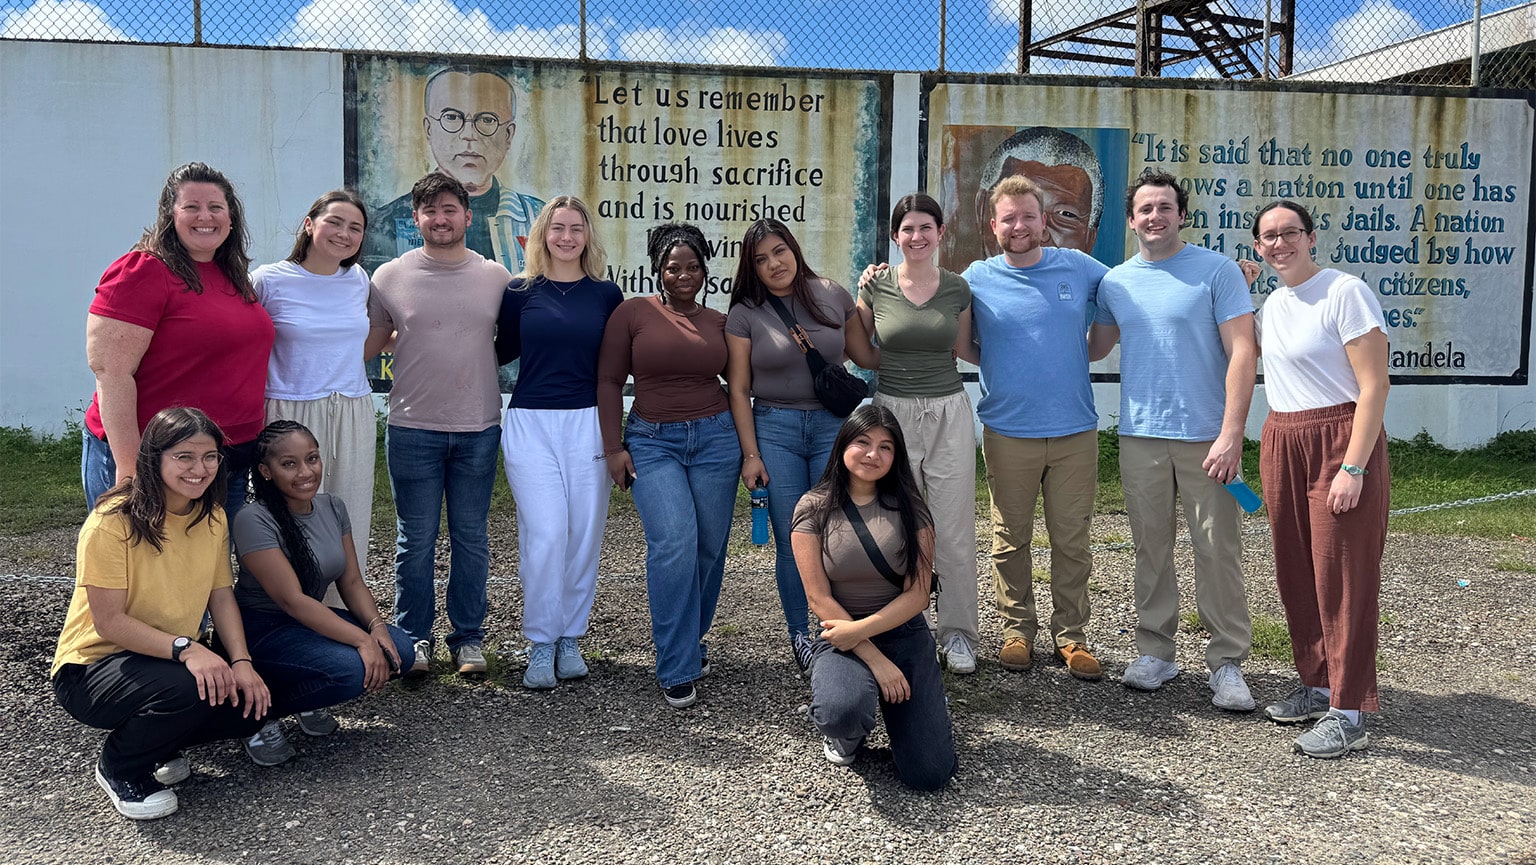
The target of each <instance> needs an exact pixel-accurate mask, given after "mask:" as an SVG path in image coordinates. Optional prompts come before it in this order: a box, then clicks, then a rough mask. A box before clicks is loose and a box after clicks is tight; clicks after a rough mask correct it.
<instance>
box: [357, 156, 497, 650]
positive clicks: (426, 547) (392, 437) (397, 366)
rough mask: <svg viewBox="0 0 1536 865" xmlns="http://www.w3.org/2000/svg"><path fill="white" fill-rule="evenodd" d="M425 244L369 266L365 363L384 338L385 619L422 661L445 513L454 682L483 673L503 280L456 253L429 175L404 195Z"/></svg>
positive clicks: (452, 200) (453, 191) (442, 196)
mask: <svg viewBox="0 0 1536 865" xmlns="http://www.w3.org/2000/svg"><path fill="white" fill-rule="evenodd" d="M411 214H412V217H413V218H414V220H415V222H416V227H417V229H418V230H420V232H421V236H422V240H423V244H422V246H421V247H420V248H418V249H413V250H410V251H409V252H406V253H405V254H404V255H401V256H400V257H399V258H396V259H394V260H393V261H389V262H386V263H384V264H383V265H380V266H379V269H378V270H377V271H375V273H374V275H373V289H372V291H371V292H370V294H369V298H368V321H369V325H370V330H369V335H368V343H367V345H366V346H365V347H364V354H365V355H366V356H368V357H372V356H373V355H375V354H377V353H378V352H379V351H380V350H382V349H383V348H384V347H385V346H386V345H388V344H389V343H390V342H391V340H393V341H394V343H395V346H394V354H395V359H394V365H393V372H394V383H393V386H392V388H391V389H390V393H389V422H388V428H387V433H386V437H385V456H386V459H387V461H388V465H389V486H390V491H391V493H393V495H394V498H395V514H396V516H395V524H396V529H397V533H398V538H397V540H396V545H395V622H396V624H398V625H399V626H400V627H401V628H403V629H404V630H405V631H406V632H407V633H409V634H410V635H411V639H412V641H413V642H414V643H415V646H416V657H415V659H414V663H413V664H412V665H411V667H410V669H409V670H408V671H407V672H408V673H409V674H411V675H418V676H419V675H425V674H426V673H427V671H428V667H429V664H430V661H431V657H432V622H433V618H434V616H435V612H436V603H435V600H434V598H435V593H434V592H433V572H434V567H433V564H434V552H435V547H436V544H437V532H438V524H439V522H440V521H441V519H442V512H443V506H444V503H445V502H446V504H447V509H448V540H449V546H450V561H449V569H448V599H447V612H448V620H449V622H450V623H451V624H452V626H453V630H452V631H451V632H450V633H449V634H448V639H447V643H448V650H449V652H450V653H451V654H452V656H453V662H454V666H455V668H456V669H457V670H458V671H459V672H460V673H463V674H478V673H484V672H485V656H484V654H483V653H482V652H481V648H480V645H481V642H482V641H483V640H484V635H485V632H484V628H483V625H484V622H485V611H486V597H485V582H486V577H487V575H488V572H489V569H490V542H489V538H488V537H487V532H486V523H487V520H488V518H489V514H490V508H491V490H492V488H493V486H494V483H495V479H496V454H497V450H498V448H499V446H500V442H501V425H500V417H501V392H500V388H499V387H498V385H497V380H496V352H495V348H494V343H493V339H494V337H495V330H496V317H497V315H498V314H499V313H500V311H501V296H502V293H503V292H505V291H506V287H507V283H508V282H510V281H511V278H512V276H511V274H510V273H508V272H507V269H506V268H505V267H502V266H501V265H500V264H497V263H495V262H493V261H487V260H486V259H485V258H484V257H483V256H481V255H480V254H479V253H477V252H475V251H473V250H471V249H469V248H468V247H467V246H465V244H464V233H465V230H466V229H467V228H468V227H469V223H470V219H471V218H472V214H471V213H470V210H469V193H468V192H466V191H465V189H464V186H463V184H461V183H459V181H457V180H455V179H454V178H452V177H449V176H448V175H446V174H442V173H438V172H434V173H432V174H428V175H427V176H426V177H423V178H422V179H421V180H419V181H417V182H416V185H415V186H414V187H412V189H411Z"/></svg>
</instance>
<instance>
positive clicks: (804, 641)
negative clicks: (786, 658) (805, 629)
mask: <svg viewBox="0 0 1536 865" xmlns="http://www.w3.org/2000/svg"><path fill="white" fill-rule="evenodd" d="M789 648H790V650H791V651H793V652H794V653H795V666H796V667H799V668H800V675H801V677H802V678H803V677H804V676H805V674H806V673H809V672H810V670H811V654H812V652H813V650H814V649H815V648H816V641H815V640H812V639H811V638H810V635H808V634H791V635H790V637H789Z"/></svg>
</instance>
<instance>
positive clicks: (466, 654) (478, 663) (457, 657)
mask: <svg viewBox="0 0 1536 865" xmlns="http://www.w3.org/2000/svg"><path fill="white" fill-rule="evenodd" d="M453 665H454V666H455V667H457V668H458V670H459V675H460V676H478V675H480V674H482V673H484V672H485V653H484V652H482V651H481V650H480V644H479V643H464V644H463V645H461V646H459V647H458V648H457V649H454V650H453Z"/></svg>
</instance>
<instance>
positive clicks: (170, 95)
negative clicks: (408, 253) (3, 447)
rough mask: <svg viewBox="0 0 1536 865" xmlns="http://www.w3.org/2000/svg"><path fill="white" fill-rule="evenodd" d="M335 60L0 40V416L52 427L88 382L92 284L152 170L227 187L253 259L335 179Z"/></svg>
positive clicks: (125, 239) (75, 404) (148, 205)
mask: <svg viewBox="0 0 1536 865" xmlns="http://www.w3.org/2000/svg"><path fill="white" fill-rule="evenodd" d="M341 82H342V68H341V55H339V54H321V53H313V52H300V51H243V50H228V49H213V48H159V47H149V46H132V45H91V44H67V43H45V42H6V43H4V48H3V50H0V117H4V118H5V122H4V123H3V124H0V190H3V192H4V199H5V202H6V203H5V205H4V206H3V207H0V425H5V426H19V425H23V424H25V425H28V426H31V427H33V428H35V429H38V430H40V431H50V432H51V431H57V430H59V429H60V428H61V427H62V425H63V423H64V421H66V420H68V419H71V418H73V419H75V420H79V419H80V411H81V410H82V409H83V408H84V407H85V406H86V405H88V404H89V403H90V398H91V391H92V389H93V388H94V386H95V381H94V379H93V378H92V377H91V374H90V370H89V368H88V367H87V366H86V363H85V315H86V310H87V309H88V308H89V307H90V304H91V300H92V297H93V296H94V291H95V288H96V283H97V281H98V280H99V279H100V278H101V274H102V272H103V271H104V270H106V268H107V266H108V265H109V264H111V263H112V261H113V260H114V259H116V258H117V257H118V256H120V255H122V254H123V253H125V252H127V251H128V249H129V247H131V246H133V244H134V243H135V242H136V241H137V240H138V239H139V236H140V234H142V232H143V230H144V228H145V226H147V225H150V224H152V223H153V222H154V220H155V208H156V202H157V200H158V198H159V194H160V188H161V186H162V185H163V184H164V183H165V177H166V175H167V174H169V173H170V170H171V169H172V168H174V167H175V166H177V165H180V164H182V163H185V162H191V161H202V162H206V163H208V164H209V165H212V166H213V167H215V168H217V169H219V170H220V171H223V172H224V173H225V174H226V175H227V176H228V177H229V178H230V179H231V180H232V181H234V183H235V187H236V190H237V191H238V193H239V195H240V198H241V201H242V202H243V203H244V205H245V208H246V214H247V220H248V222H249V224H250V232H251V256H252V260H253V262H255V263H261V262H267V261H273V260H276V259H280V258H282V257H283V256H285V255H287V253H288V248H289V247H290V246H291V245H292V243H293V229H294V227H295V226H297V224H298V223H299V222H300V221H301V220H302V218H303V216H304V211H305V209H307V208H308V207H309V204H310V202H312V201H314V199H315V198H316V197H318V196H319V195H320V193H322V192H325V191H326V190H328V189H331V188H332V187H336V186H340V185H341V183H342V179H343V178H342V147H341V142H342V89H341Z"/></svg>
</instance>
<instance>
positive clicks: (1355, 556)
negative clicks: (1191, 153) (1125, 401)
mask: <svg viewBox="0 0 1536 865" xmlns="http://www.w3.org/2000/svg"><path fill="white" fill-rule="evenodd" d="M1253 237H1254V246H1255V248H1256V249H1257V250H1258V252H1259V255H1260V256H1261V257H1262V258H1263V259H1264V261H1265V263H1266V264H1268V265H1269V266H1270V267H1271V268H1273V269H1274V271H1275V273H1276V274H1278V275H1279V277H1280V280H1281V282H1282V283H1283V285H1282V286H1281V287H1279V288H1278V289H1276V290H1275V291H1274V293H1272V294H1271V295H1270V296H1269V299H1268V300H1266V301H1265V303H1264V306H1263V307H1262V309H1261V310H1260V313H1259V316H1258V318H1257V321H1258V322H1259V337H1260V349H1261V351H1262V353H1263V357H1264V390H1265V394H1266V396H1267V397H1268V399H1269V406H1270V412H1269V416H1268V417H1267V418H1265V420H1264V432H1263V438H1262V445H1261V452H1260V457H1259V474H1260V478H1261V479H1262V481H1263V487H1264V503H1265V505H1266V506H1267V508H1268V510H1269V521H1270V527H1271V536H1272V539H1273V542H1274V549H1275V578H1276V581H1277V582H1278V584H1279V589H1280V601H1281V603H1282V604H1283V605H1284V606H1285V618H1286V622H1287V624H1288V625H1289V626H1290V632H1291V651H1292V654H1293V656H1294V658H1295V662H1296V671H1297V673H1298V674H1299V675H1300V677H1301V684H1300V685H1299V686H1298V687H1297V688H1296V689H1295V690H1294V691H1292V692H1291V693H1290V694H1288V695H1286V696H1285V697H1283V698H1281V699H1280V700H1279V701H1277V702H1275V703H1273V704H1271V705H1270V706H1268V707H1267V708H1265V710H1264V714H1265V715H1267V716H1268V717H1269V719H1270V720H1272V721H1275V722H1276V723H1282V724H1289V723H1301V722H1305V721H1308V720H1313V719H1316V720H1317V723H1316V724H1315V725H1313V727H1312V728H1311V729H1310V730H1308V731H1307V732H1305V733H1303V734H1302V735H1301V736H1300V737H1299V738H1297V739H1296V742H1295V749H1296V750H1297V751H1300V752H1301V753H1303V754H1306V755H1307V756H1309V757H1320V758H1332V757H1340V756H1343V755H1344V754H1346V753H1348V752H1350V751H1358V750H1361V749H1363V748H1365V747H1366V745H1367V744H1368V743H1369V741H1370V738H1369V736H1367V735H1366V732H1365V725H1364V723H1363V720H1362V718H1361V712H1362V711H1366V712H1375V711H1377V710H1378V705H1377V699H1376V642H1377V623H1378V617H1379V613H1378V609H1377V608H1378V603H1379V595H1380V589H1381V556H1382V550H1383V549H1384V548H1385V546H1386V536H1387V510H1388V504H1389V503H1388V499H1389V493H1390V490H1389V487H1390V486H1391V471H1390V469H1389V466H1388V462H1387V436H1386V431H1385V430H1384V429H1383V428H1382V414H1383V412H1384V411H1385V409H1386V403H1387V388H1388V379H1387V335H1386V323H1385V321H1384V320H1383V318H1382V313H1381V304H1380V302H1378V301H1377V299H1376V296H1375V295H1374V294H1372V293H1371V290H1370V289H1369V288H1368V287H1367V286H1366V285H1365V283H1363V282H1361V281H1360V280H1359V279H1358V278H1356V277H1354V276H1351V275H1349V274H1346V273H1341V272H1340V271H1337V270H1334V269H1332V268H1323V267H1319V266H1318V264H1317V262H1315V261H1314V260H1313V259H1312V250H1313V248H1314V247H1315V246H1316V244H1317V234H1316V232H1315V231H1314V230H1313V223H1312V216H1311V215H1310V214H1309V213H1308V212H1307V210H1306V208H1304V207H1302V206H1301V205H1299V204H1296V203H1295V202H1292V201H1276V202H1273V203H1271V204H1268V205H1266V206H1265V207H1264V208H1263V209H1261V210H1260V211H1259V214H1258V218H1257V219H1256V220H1255V221H1254V225H1253Z"/></svg>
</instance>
